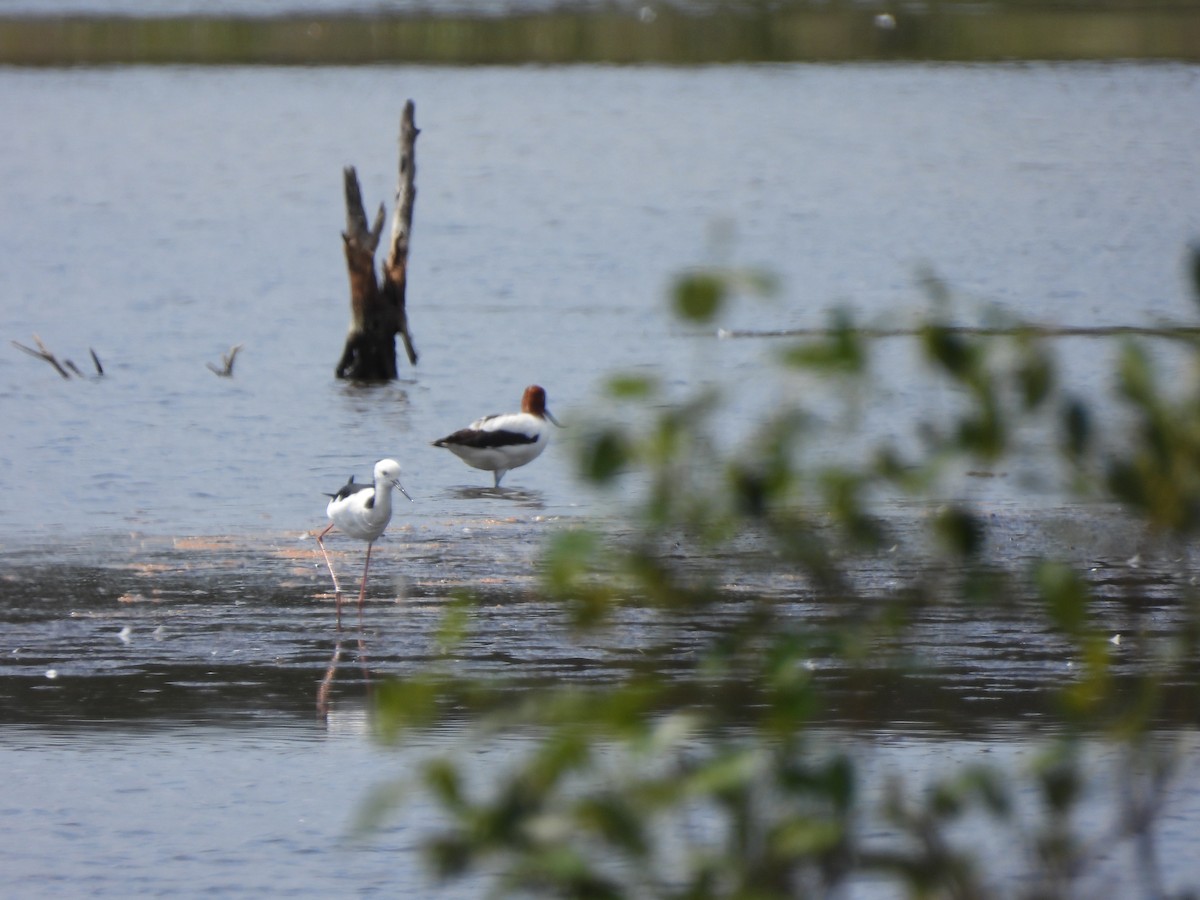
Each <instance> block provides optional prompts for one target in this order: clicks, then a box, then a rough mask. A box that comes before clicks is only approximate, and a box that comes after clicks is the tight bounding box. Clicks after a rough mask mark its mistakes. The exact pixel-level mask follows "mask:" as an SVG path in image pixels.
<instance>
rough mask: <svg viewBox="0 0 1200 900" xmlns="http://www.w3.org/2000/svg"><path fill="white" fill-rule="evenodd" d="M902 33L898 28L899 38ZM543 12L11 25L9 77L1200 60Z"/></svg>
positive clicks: (1193, 22)
mask: <svg viewBox="0 0 1200 900" xmlns="http://www.w3.org/2000/svg"><path fill="white" fill-rule="evenodd" d="M893 22H894V27H887V26H891V25H892V24H893ZM882 26H883V27H881V23H880V22H879V21H878V20H877V18H876V13H875V12H874V11H867V10H853V9H843V8H828V7H826V8H815V9H814V8H791V9H786V10H782V11H775V12H768V11H765V10H762V9H751V10H746V9H726V10H720V11H716V12H712V13H709V14H706V15H695V14H688V13H686V12H682V11H679V10H672V9H661V10H658V11H656V12H654V13H648V14H643V15H640V16H639V15H634V14H628V13H624V12H617V11H612V12H570V11H562V12H545V13H529V14H518V15H510V16H506V17H501V18H474V17H467V16H459V17H455V16H437V15H414V16H403V17H400V16H396V17H363V16H360V17H355V16H316V15H313V16H309V15H305V16H299V15H297V16H285V17H275V18H238V17H208V16H183V17H170V18H165V17H162V18H129V17H117V16H113V17H95V16H63V17H20V18H18V17H8V18H0V64H8V65H20V66H62V65H108V64H129V63H188V64H211V65H224V64H265V65H330V64H369V63H421V64H444V65H474V64H494V65H495V64H498V65H519V64H563V63H619V64H636V63H656V64H678V65H695V64H705V63H721V62H784V61H809V60H811V61H822V60H826V61H828V60H861V59H894V58H899V59H906V58H910V59H932V60H963V61H971V60H1001V59H1017V60H1108V59H1177V60H1200V7H1194V6H1190V5H1189V6H1174V5H1170V6H1162V7H1156V8H1153V9H1145V8H1142V9H1123V8H1119V7H1118V8H1108V9H1100V10H1097V9H1082V8H1079V7H1065V6H1063V7H1042V6H1038V7H1033V6H1021V5H1017V6H1010V7H1006V8H1004V9H996V8H988V9H987V10H984V9H983V8H982V7H977V6H971V7H968V6H963V5H954V6H949V5H946V6H941V7H932V8H929V9H926V10H924V11H920V12H909V13H905V12H898V13H896V14H895V18H894V20H892V21H891V22H888V21H884V22H883V23H882Z"/></svg>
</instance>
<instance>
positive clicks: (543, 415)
mask: <svg viewBox="0 0 1200 900" xmlns="http://www.w3.org/2000/svg"><path fill="white" fill-rule="evenodd" d="M521 412H523V413H529V414H530V415H533V416H537V417H538V418H539V419H549V420H550V421H551V422H553V423H554V424H555V425H558V427H559V428H562V425H559V423H558V419H556V418H554V416H552V415H551V414H550V410H548V409H546V391H545V390H544V389H543V388H542V386H541V385H540V384H531V385H530V386H529V387H527V388H525V395H524V396H523V397H522V398H521Z"/></svg>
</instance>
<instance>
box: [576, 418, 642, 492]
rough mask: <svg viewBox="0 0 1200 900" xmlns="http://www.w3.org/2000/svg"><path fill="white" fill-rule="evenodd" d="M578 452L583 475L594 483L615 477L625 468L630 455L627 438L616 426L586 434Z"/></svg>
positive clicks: (605, 481) (607, 480)
mask: <svg viewBox="0 0 1200 900" xmlns="http://www.w3.org/2000/svg"><path fill="white" fill-rule="evenodd" d="M580 452H581V460H580V469H581V471H582V473H583V476H584V477H585V478H587V479H588V480H589V481H592V482H594V483H596V484H607V483H608V482H610V481H612V480H613V479H614V478H616V476H617V475H619V474H620V473H621V472H622V471H623V470H624V469H625V468H626V466H627V465H628V463H629V459H630V456H631V455H632V454H631V448H630V446H629V440H628V438H627V437H626V436H625V433H624V432H623V431H620V430H619V429H617V428H606V429H603V430H601V431H596V432H593V433H591V434H588V435H587V436H585V437H584V439H583V442H582V445H581V451H580Z"/></svg>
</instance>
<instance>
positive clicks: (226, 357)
mask: <svg viewBox="0 0 1200 900" xmlns="http://www.w3.org/2000/svg"><path fill="white" fill-rule="evenodd" d="M241 349H242V345H241V344H234V345H233V346H232V347H230V348H229V352H228V353H225V354H222V356H221V362H222V364H223V365H222V367H221V368H217V367H216V366H214V365H213V364H212V363H205V365H206V366H208V368H209V369H210V370H212V371H213V372H215V373H216V374H217V375H219V376H221V377H222V378H231V377H232V376H233V361H234V360H235V359H237V355H238V351H239V350H241Z"/></svg>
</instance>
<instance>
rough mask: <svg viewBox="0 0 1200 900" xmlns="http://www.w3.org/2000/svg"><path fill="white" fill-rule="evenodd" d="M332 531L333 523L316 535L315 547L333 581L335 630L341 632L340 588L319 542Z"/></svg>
mask: <svg viewBox="0 0 1200 900" xmlns="http://www.w3.org/2000/svg"><path fill="white" fill-rule="evenodd" d="M332 530H333V523H332V522H330V523H329V526H328V527H327V528H326V529H325V530H324V531H322V532H321V533H320V534H318V535H317V546H318V547H320V548H321V555H322V556H323V557H325V568H327V569H329V577H330V578H332V579H333V602H334V605H335V606H336V607H337V630H338V631H341V630H342V588H341V585H339V584H338V580H337V575H336V574H334V571H333V563H331V562H330V561H329V554H328V553H326V552H325V542H324V541H323V540H321V539H322V538H323V537H325V535H327V534H329V532H330V531H332Z"/></svg>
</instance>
